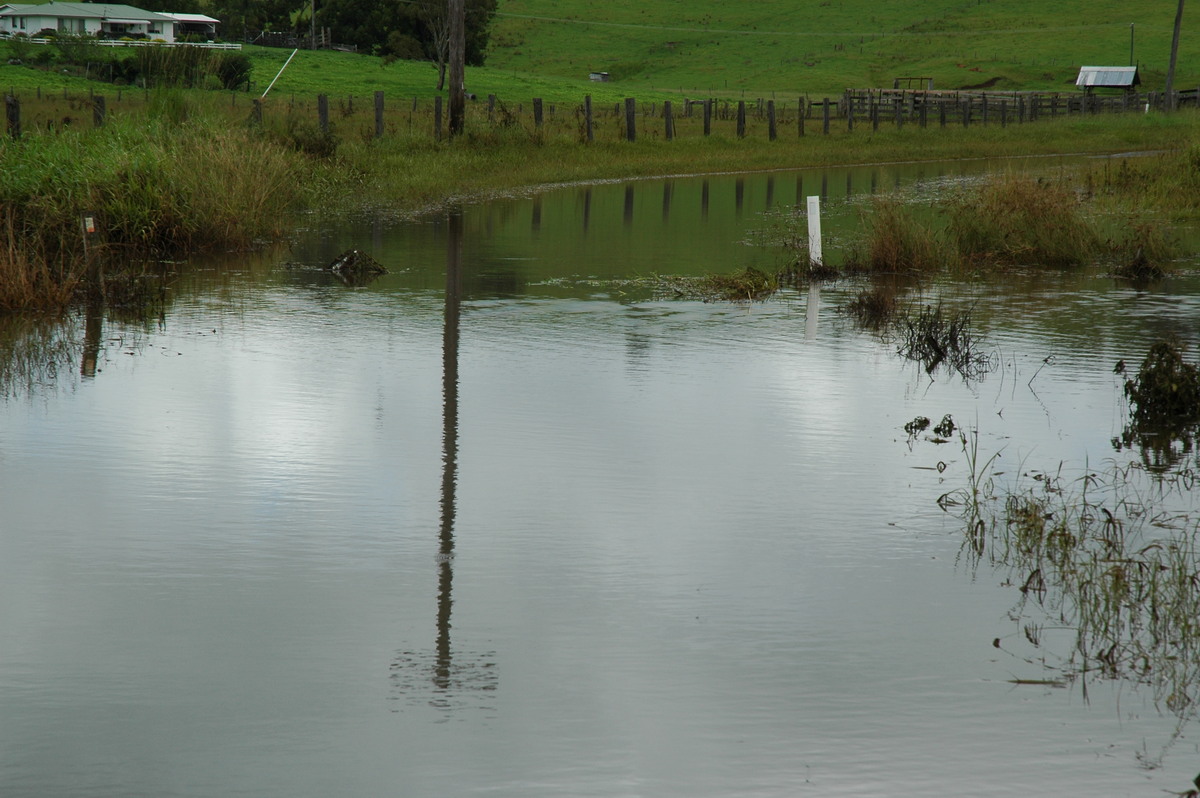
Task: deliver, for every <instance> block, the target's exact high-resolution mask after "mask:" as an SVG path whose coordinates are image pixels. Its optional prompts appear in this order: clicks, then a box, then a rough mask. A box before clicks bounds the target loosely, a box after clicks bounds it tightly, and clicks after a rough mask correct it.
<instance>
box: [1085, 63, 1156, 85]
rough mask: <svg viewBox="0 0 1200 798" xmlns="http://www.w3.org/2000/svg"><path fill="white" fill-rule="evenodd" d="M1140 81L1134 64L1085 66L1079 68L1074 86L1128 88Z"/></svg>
mask: <svg viewBox="0 0 1200 798" xmlns="http://www.w3.org/2000/svg"><path fill="white" fill-rule="evenodd" d="M1141 83H1142V79H1141V77H1140V76H1139V75H1138V68H1137V67H1135V66H1120V67H1113V66H1085V67H1080V68H1079V77H1078V78H1076V79H1075V85H1076V86H1082V87H1084V88H1088V89H1129V88H1133V87H1134V86H1139V85H1141Z"/></svg>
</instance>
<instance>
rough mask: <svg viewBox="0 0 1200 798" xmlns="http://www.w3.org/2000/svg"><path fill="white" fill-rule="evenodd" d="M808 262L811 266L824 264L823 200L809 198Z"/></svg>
mask: <svg viewBox="0 0 1200 798" xmlns="http://www.w3.org/2000/svg"><path fill="white" fill-rule="evenodd" d="M808 262H809V265H810V266H820V265H821V264H822V263H823V262H824V258H823V257H822V255H821V198H820V197H809V198H808Z"/></svg>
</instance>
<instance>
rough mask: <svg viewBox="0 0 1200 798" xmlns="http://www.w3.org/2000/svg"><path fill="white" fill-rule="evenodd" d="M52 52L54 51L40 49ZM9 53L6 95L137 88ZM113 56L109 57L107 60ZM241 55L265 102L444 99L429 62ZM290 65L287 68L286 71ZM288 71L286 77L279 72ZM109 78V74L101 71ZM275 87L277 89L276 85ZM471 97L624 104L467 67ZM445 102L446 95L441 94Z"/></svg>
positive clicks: (262, 50) (0, 51)
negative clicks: (16, 60)
mask: <svg viewBox="0 0 1200 798" xmlns="http://www.w3.org/2000/svg"><path fill="white" fill-rule="evenodd" d="M35 46H36V47H52V45H35ZM8 48H9V45H8V43H6V42H0V90H3V91H10V92H11V91H19V92H20V93H21V94H29V93H35V94H36V92H37V91H38V90H39V89H40V90H41V91H42V92H43V93H54V92H62V90H64V89H66V90H67V91H68V92H72V93H80V92H85V93H86V92H89V91H91V92H95V93H98V94H109V95H111V94H115V93H116V91H117V90H118V89H120V90H122V91H124V92H128V91H133V90H135V89H136V88H137V87H132V86H114V85H113V84H112V83H109V82H107V81H103V80H89V79H86V78H85V77H82V76H79V75H76V74H75V70H72V69H67V71H65V72H64V69H65V67H64V66H63V65H61V64H54V65H48V66H47V67H45V68H39V67H36V66H33V65H27V64H19V65H13V64H8V63H7V61H8V55H9V49H8ZM109 52H110V51H105V53H106V54H108V53H109ZM242 52H243V53H244V54H245V55H246V56H248V57H249V58H250V62H251V65H252V73H251V81H252V83H251V85H250V86H249V88H248V89H246V90H245V91H243V92H242V93H243V94H245V95H247V96H248V97H249V96H253V97H259V96H261V95H262V94H263V93H264V92H265V91H267V88H268V86H270V91H269V93H268V94H267V97H268V98H272V99H277V98H280V97H283V98H292V97H303V98H308V97H314V96H316V95H318V94H325V95H328V96H331V97H333V96H341V97H351V96H353V97H360V98H369V97H370V96H372V95H373V94H374V93H375V92H376V91H382V92H384V94H385V96H388V97H391V98H393V99H397V100H398V99H399V98H401V97H403V98H408V99H410V100H411V99H412V98H414V97H416V98H420V99H428V98H431V97H434V96H435V95H437V94H438V91H437V70H436V69H435V68H434V66H433V64H432V63H430V62H427V61H394V62H392V63H390V64H384V62H383V59H382V58H378V57H376V56H372V55H364V54H357V53H343V52H338V51H333V50H300V51H297V52H296V54H295V57H293V58H292V60H291V62H290V63H288V58H289V56H291V55H292V50H289V49H282V48H275V47H257V46H253V45H247V46H245V47H244V48H243V49H242ZM111 53H112V54H113V55H117V56H120V55H124V54H125V51H124V50H123V49H121V48H112V50H111ZM285 63H287V68H286V69H283V66H284V64H285ZM281 69H283V72H282V73H281V72H280V70H281ZM101 72H103V70H101ZM272 81H274V85H271V84H272ZM466 86H467V90H468V91H469V92H471V93H472V94H474V95H475V96H476V97H477V101H479V102H483V101H486V100H487V97H488V95H489V94H494V95H496V96H497V97H498V98H500V99H502V100H504V101H506V102H509V103H512V104H514V105H515V104H516V103H518V102H524V103H529V102H530V101H531V100H532V99H533V98H534V97H539V98H543V99H545V100H546V101H547V102H556V101H566V100H568V99H570V100H572V101H579V102H582V99H583V97H584V95H587V94H590V95H591V96H592V97H593V98H594V99H595V101H596V102H598V103H599V102H603V103H609V102H612V103H615V102H619V101H621V100H623V99H624V98H625V97H626V94H625V93H624V92H625V90H624V89H623V88H620V87H615V86H611V85H606V84H602V83H595V82H593V81H589V80H588V79H587V75H584V76H583V77H582V78H578V77H577V78H570V77H560V76H555V75H537V74H534V73H526V72H520V71H514V70H511V69H497V68H492V67H486V66H485V67H467V69H466ZM442 94H443V96H444V95H445V92H442ZM668 96H669V94H668V93H666V92H660V91H652V90H643V91H642V92H641V93H640V94H639V95H638V97H639V98H640V99H645V100H661V99H663V98H665V97H668Z"/></svg>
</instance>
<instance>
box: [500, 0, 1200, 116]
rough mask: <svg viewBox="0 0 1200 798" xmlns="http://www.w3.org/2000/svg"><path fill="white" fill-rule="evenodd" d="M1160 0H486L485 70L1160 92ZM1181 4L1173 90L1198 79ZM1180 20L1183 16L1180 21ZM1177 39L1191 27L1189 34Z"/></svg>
mask: <svg viewBox="0 0 1200 798" xmlns="http://www.w3.org/2000/svg"><path fill="white" fill-rule="evenodd" d="M1176 7H1177V6H1176V3H1174V2H1170V0H1155V1H1154V2H1151V0H1122V1H1121V2H1116V0H1088V1H1087V2H1084V0H1059V2H1056V3H1046V2H1044V0H923V2H920V3H916V2H902V1H901V0H805V2H798V1H797V0H757V2H753V3H751V2H745V1H744V0H743V1H741V2H729V1H728V0H608V2H605V3H595V2H592V1H591V0H500V13H499V16H498V17H497V18H496V21H495V23H494V26H493V32H492V40H491V46H490V47H489V51H488V66H489V67H491V68H493V69H498V70H503V71H510V72H517V73H523V74H531V75H539V76H543V77H562V78H567V79H586V78H587V74H588V72H589V71H607V72H609V73H610V74H611V75H612V78H613V81H614V84H615V85H620V86H623V87H626V89H625V90H626V91H627V92H629V93H634V90H636V89H642V90H651V89H654V90H659V91H669V92H672V93H677V94H678V93H682V94H685V95H690V96H697V95H715V96H740V95H741V94H742V93H743V92H744V93H745V94H746V95H747V96H770V94H771V93H772V92H777V93H780V94H783V95H795V94H798V93H809V94H821V93H825V94H835V93H838V92H840V91H841V90H842V89H845V88H851V87H853V88H864V87H869V86H873V87H878V86H886V87H890V86H891V85H892V79H893V78H895V77H908V76H923V77H932V78H934V81H935V87H936V88H940V89H955V88H963V87H969V86H979V85H990V86H994V87H995V88H997V89H1042V90H1047V89H1056V88H1062V89H1071V90H1073V86H1074V80H1075V77H1076V75H1077V73H1078V69H1079V67H1080V66H1082V65H1085V64H1097V65H1114V66H1119V65H1126V64H1128V63H1129V60H1130V24H1131V23H1132V24H1133V25H1134V28H1133V49H1134V60H1135V61H1137V62H1138V63H1139V64H1140V65H1141V68H1142V79H1143V84H1144V87H1145V88H1149V89H1155V88H1157V89H1161V88H1162V86H1163V82H1164V80H1165V76H1166V71H1167V64H1168V60H1169V56H1170V45H1171V33H1172V29H1173V26H1174V19H1175V11H1176ZM1197 13H1200V12H1197V11H1195V10H1192V12H1191V18H1190V19H1189V16H1188V14H1187V13H1186V12H1185V15H1184V26H1183V36H1182V40H1181V44H1180V52H1179V60H1178V65H1177V67H1176V76H1175V86H1176V88H1189V87H1194V86H1195V85H1196V84H1197V83H1198V82H1200V35H1197V34H1195V33H1191V32H1192V31H1198V30H1200V20H1198V19H1197V17H1196V16H1195V15H1196V14H1197ZM1189 23H1190V24H1189ZM1189 34H1191V35H1189Z"/></svg>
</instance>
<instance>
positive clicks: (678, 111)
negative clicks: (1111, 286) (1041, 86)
mask: <svg viewBox="0 0 1200 798" xmlns="http://www.w3.org/2000/svg"><path fill="white" fill-rule="evenodd" d="M36 93H37V98H38V99H39V100H41V99H43V97H44V95H43V93H42V90H41V89H40V88H38V89H36ZM125 94H132V95H142V96H143V97H145V98H148V92H147V91H146V90H145V89H135V88H119V89H117V90H116V102H117V103H118V104H119V103H121V101H122V99H123V96H124V95H125ZM49 96H50V95H45V97H49ZM62 96H63V99H64V100H68V101H72V102H83V103H85V104H86V105H87V106H90V107H91V108H92V110H93V113H92V118H93V124H94V125H95V126H97V127H99V126H102V125H103V124H104V122H105V120H106V118H107V113H108V109H107V104H106V101H105V98H104V97H103V96H101V95H97V94H96V93H95V91H94V90H89V92H88V94H87V95H86V97H85V96H83V95H76V96H74V97H72V95H71V94H70V93H69V91H68V90H67V89H63V92H62ZM238 96H239V93H237V92H234V93H231V95H230V102H231V105H232V107H234V108H236V107H237V106H238ZM472 98H473V96H472ZM335 99H336V102H337V103H338V106H339V107H338V116H340V117H341V118H342V119H345V118H347V117H353V116H354V114H355V110H354V107H355V106H354V104H355V98H354V97H353V96H347V97H345V98H335ZM372 99H373V103H372V104H373V108H374V115H375V126H374V137H375V138H377V139H378V138H383V137H384V136H385V134H386V132H387V124H386V123H387V121H388V118H389V117H388V108H387V106H386V104H385V100H384V92H382V91H376V92H375V93H374V95H373V98H372ZM1198 99H1200V89H1188V90H1184V91H1179V92H1172V93H1171V95H1169V96H1168V95H1167V94H1165V93H1164V92H1148V93H1142V94H1136V93H1133V92H1129V93H1124V94H1121V95H1108V96H1100V95H1095V94H1091V93H1078V94H1066V93H1062V92H982V91H908V90H898V89H859V90H848V91H846V92H843V94H842V95H841V96H840V97H822V98H821V99H818V100H812V99H809V98H807V97H798V98H796V99H795V100H791V101H785V102H780V103H777V102H776V101H775V100H774V99H757V100H753V101H747V100H715V99H711V98H709V99H701V100H698V99H686V98H685V99H683V100H682V101H679V102H678V103H676V102H675V101H673V100H665V101H662V102H659V101H655V102H650V103H639V102H638V101H637V100H636V98H632V97H630V98H626V99H625V100H624V101H623V102H616V103H612V104H596V103H593V101H592V97H591V95H588V96H586V97H584V101H583V103H582V104H580V105H567V106H566V107H567V108H568V109H569V110H568V112H567V115H566V116H564V115H561V114H560V110H561V109H560V108H559V106H557V105H556V104H554V103H546V102H544V100H543V99H542V98H540V97H534V98H532V102H531V103H530V109H531V117H530V118H527V117H526V115H525V104H524V103H520V104H518V105H517V106H516V107H515V108H511V107H509V106H507V105H506V104H504V103H502V102H501V101H500V100H499V98H498V97H497V96H496V95H494V94H492V95H489V96H488V97H487V99H486V100H485V101H483V102H480V103H478V104H476V110H475V111H474V114H475V116H476V117H477V118H478V117H482V116H483V114H484V109H486V120H487V123H488V125H489V126H493V127H495V126H505V127H509V126H512V125H514V124H521V125H526V124H527V123H528V122H529V121H532V126H533V133H534V134H535V135H537V134H540V133H541V132H542V130H543V128H544V127H545V126H546V122H547V117H549V119H551V120H555V119H558V120H559V121H560V122H561V121H562V120H563V119H570V120H578V121H579V123H580V136H581V138H582V139H583V140H586V141H588V142H591V141H593V140H594V138H595V129H596V122H597V121H602V120H617V121H618V122H619V126H620V133H619V138H621V139H624V140H626V141H636V140H637V138H638V135H639V123H640V126H641V127H642V134H643V135H645V133H646V130H647V129H649V130H650V132H651V135H652V136H654V137H658V136H661V137H662V138H664V139H666V140H667V141H671V140H673V139H675V138H676V137H677V136H678V129H677V120H679V119H693V118H702V120H703V135H704V136H709V135H712V133H713V130H714V122H726V123H728V122H733V123H734V128H733V132H734V133H735V134H736V136H737V137H738V138H744V137H745V136H746V135H747V129H748V121H751V120H752V121H755V122H757V123H759V124H760V125H761V124H762V123H765V124H766V135H767V137H768V138H769V139H770V140H772V141H774V140H775V139H776V138H778V136H779V133H780V130H781V129H783V130H793V131H794V135H798V136H804V135H806V134H808V133H812V134H818V133H819V134H822V135H828V134H830V132H831V131H832V130H833V127H834V125H835V124H836V125H837V126H838V127H839V128H841V129H844V130H845V131H846V132H847V133H852V132H853V131H854V130H855V128H856V127H859V126H867V125H869V126H870V127H871V129H872V130H878V129H879V127H880V125H881V124H887V125H892V126H893V127H896V128H900V127H902V126H904V125H906V124H915V125H919V126H920V127H922V128H925V127H928V126H932V125H937V126H938V127H946V126H948V125H959V126H963V127H970V126H972V125H985V126H986V125H997V124H998V125H1001V126H1005V125H1008V124H1024V123H1027V122H1035V121H1037V120H1040V119H1046V118H1053V117H1057V116H1072V115H1088V114H1101V113H1132V112H1147V111H1149V110H1152V109H1153V110H1172V109H1176V108H1181V107H1186V106H1193V107H1196V106H1197V105H1198V104H1200V103H1198ZM280 102H281V101H279V100H272V101H271V105H272V106H274V105H279V104H280ZM242 103H243V106H244V104H245V100H243V101H242ZM286 105H287V107H288V113H289V114H294V113H296V110H297V107H299V108H300V110H301V112H302V113H303V111H304V108H305V107H306V106H308V101H303V100H302V101H300V102H297V100H296V98H295V96H294V95H293V96H292V97H291V99H290V100H288V101H286ZM315 105H316V107H315V111H316V113H315V115H314V116H315V121H316V123H317V127H318V129H319V130H320V131H321V132H322V133H323V134H329V133H331V132H332V128H331V122H330V98H329V96H328V95H325V94H320V95H317V97H316V101H315ZM443 106H444V103H443V99H442V97H441V96H440V95H438V96H436V97H434V98H433V102H432V103H429V102H426V103H425V107H424V108H422V103H421V101H420V99H419V98H416V97H414V98H411V102H410V100H409V99H408V98H405V99H404V100H402V101H401V102H400V104H399V106H394V107H392V109H391V114H392V117H391V118H392V119H393V121H394V119H395V116H396V114H397V113H404V112H405V110H406V109H407V117H408V123H409V127H410V128H411V127H412V126H413V124H414V121H416V122H417V123H418V124H424V123H421V122H420V117H419V116H418V114H419V113H422V112H428V113H429V114H430V116H429V118H428V120H427V122H428V127H427V128H426V129H427V130H428V131H429V134H430V135H432V136H433V137H434V138H437V139H441V138H442V137H443V132H444V130H445V127H446V126H445V125H444V121H445V120H444V119H443V112H444V107H443ZM267 107H268V103H267V102H266V101H264V100H262V99H261V98H257V97H252V98H250V108H249V120H250V122H251V123H253V124H262V123H263V121H264V117H265V116H266V109H267ZM359 107H360V109H362V108H364V107H365V106H364V103H362V102H360V103H359ZM5 116H6V120H7V125H8V133H9V135H10V136H12V137H14V138H15V137H19V136H20V135H21V133H22V122H21V103H20V99H19V97H18V96H17V93H16V91H15V89H10V90H9V92H8V94H7V95H6V97H5ZM649 120H661V121H660V122H657V121H656V122H655V124H654V126H653V127H649V128H648V126H649V124H650V122H649ZM77 121H80V120H76V119H71V118H69V117H68V118H66V119H63V120H58V121H57V124H59V125H63V124H70V123H72V122H77ZM55 124H56V122H50V123H48V126H49V127H51V128H53V127H54V125H55ZM694 126H695V125H694V123H693V127H694Z"/></svg>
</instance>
